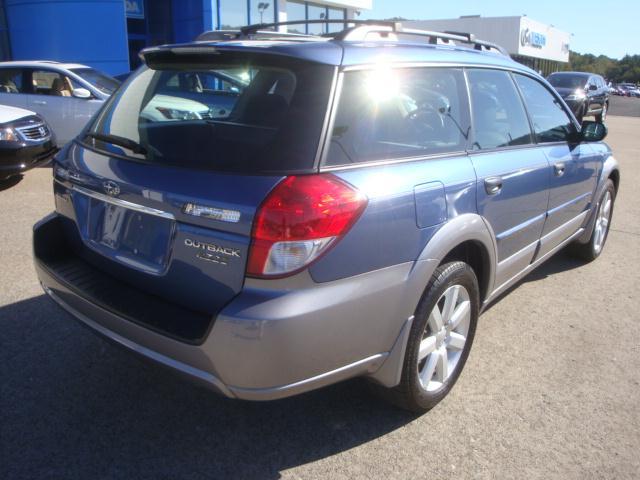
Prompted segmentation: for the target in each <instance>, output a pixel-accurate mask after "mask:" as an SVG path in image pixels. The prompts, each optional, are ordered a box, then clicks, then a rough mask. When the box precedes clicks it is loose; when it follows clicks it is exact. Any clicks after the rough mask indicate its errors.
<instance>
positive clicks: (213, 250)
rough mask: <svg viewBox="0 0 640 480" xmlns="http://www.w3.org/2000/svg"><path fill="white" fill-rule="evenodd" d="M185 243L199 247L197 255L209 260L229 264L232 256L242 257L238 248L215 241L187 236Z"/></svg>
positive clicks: (191, 246)
mask: <svg viewBox="0 0 640 480" xmlns="http://www.w3.org/2000/svg"><path fill="white" fill-rule="evenodd" d="M184 244H185V245H186V246H187V247H190V248H196V249H198V250H199V252H198V254H197V255H196V257H198V258H199V259H201V260H206V261H208V262H213V263H219V264H221V265H227V264H228V260H229V259H230V258H233V257H236V258H240V250H238V249H237V248H231V247H223V246H221V245H216V244H214V243H206V242H200V241H198V240H192V239H190V238H185V240H184Z"/></svg>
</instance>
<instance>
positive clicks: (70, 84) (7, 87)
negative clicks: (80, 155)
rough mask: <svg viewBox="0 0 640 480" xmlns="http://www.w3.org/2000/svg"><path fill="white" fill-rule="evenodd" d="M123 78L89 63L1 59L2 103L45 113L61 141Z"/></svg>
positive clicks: (82, 123)
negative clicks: (117, 77)
mask: <svg viewBox="0 0 640 480" xmlns="http://www.w3.org/2000/svg"><path fill="white" fill-rule="evenodd" d="M119 84H120V82H118V80H116V79H114V78H112V77H110V76H109V75H107V74H105V73H102V72H100V71H98V70H95V69H93V68H91V67H88V66H86V65H80V64H70V63H58V62H52V61H44V60H42V61H22V62H0V105H9V106H12V107H19V108H26V109H28V110H32V111H34V112H36V113H37V114H39V115H40V116H42V117H43V118H44V119H45V120H46V121H47V123H48V124H49V125H50V126H51V128H52V129H53V131H54V132H55V135H56V138H57V141H58V145H63V144H65V143H67V142H69V141H70V140H71V139H73V138H74V137H75V136H76V135H77V134H78V133H80V130H82V128H83V127H84V126H85V125H86V124H87V122H88V121H89V119H90V118H91V117H92V116H93V114H94V113H95V112H96V111H97V110H98V109H99V108H100V107H101V106H102V104H103V103H104V102H105V100H106V99H108V98H109V96H110V95H111V94H112V93H113V91H114V90H115V89H116V88H117V87H118V85H119Z"/></svg>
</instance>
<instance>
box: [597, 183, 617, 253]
mask: <svg viewBox="0 0 640 480" xmlns="http://www.w3.org/2000/svg"><path fill="white" fill-rule="evenodd" d="M612 205H613V198H612V197H611V191H609V190H607V191H606V192H605V194H604V197H603V198H602V202H601V203H600V208H599V209H598V216H597V218H596V224H595V227H594V230H593V235H594V237H593V249H594V250H595V252H596V253H597V254H598V253H600V251H601V250H602V247H603V246H604V241H605V239H606V238H607V232H608V230H609V222H610V220H611V206H612Z"/></svg>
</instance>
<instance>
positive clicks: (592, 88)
mask: <svg viewBox="0 0 640 480" xmlns="http://www.w3.org/2000/svg"><path fill="white" fill-rule="evenodd" d="M597 89H598V86H597V85H594V84H591V85H589V90H597Z"/></svg>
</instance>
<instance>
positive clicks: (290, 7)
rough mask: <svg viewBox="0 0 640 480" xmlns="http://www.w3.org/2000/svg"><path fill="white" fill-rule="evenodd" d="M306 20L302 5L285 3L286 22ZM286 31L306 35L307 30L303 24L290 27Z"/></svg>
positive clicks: (304, 8) (304, 9)
mask: <svg viewBox="0 0 640 480" xmlns="http://www.w3.org/2000/svg"><path fill="white" fill-rule="evenodd" d="M306 19H307V7H306V6H305V5H304V3H300V2H293V1H287V21H288V22H292V21H294V20H306ZM287 31H289V32H292V33H306V31H307V29H306V26H305V25H304V24H302V23H301V24H300V25H290V26H289V27H287Z"/></svg>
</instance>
